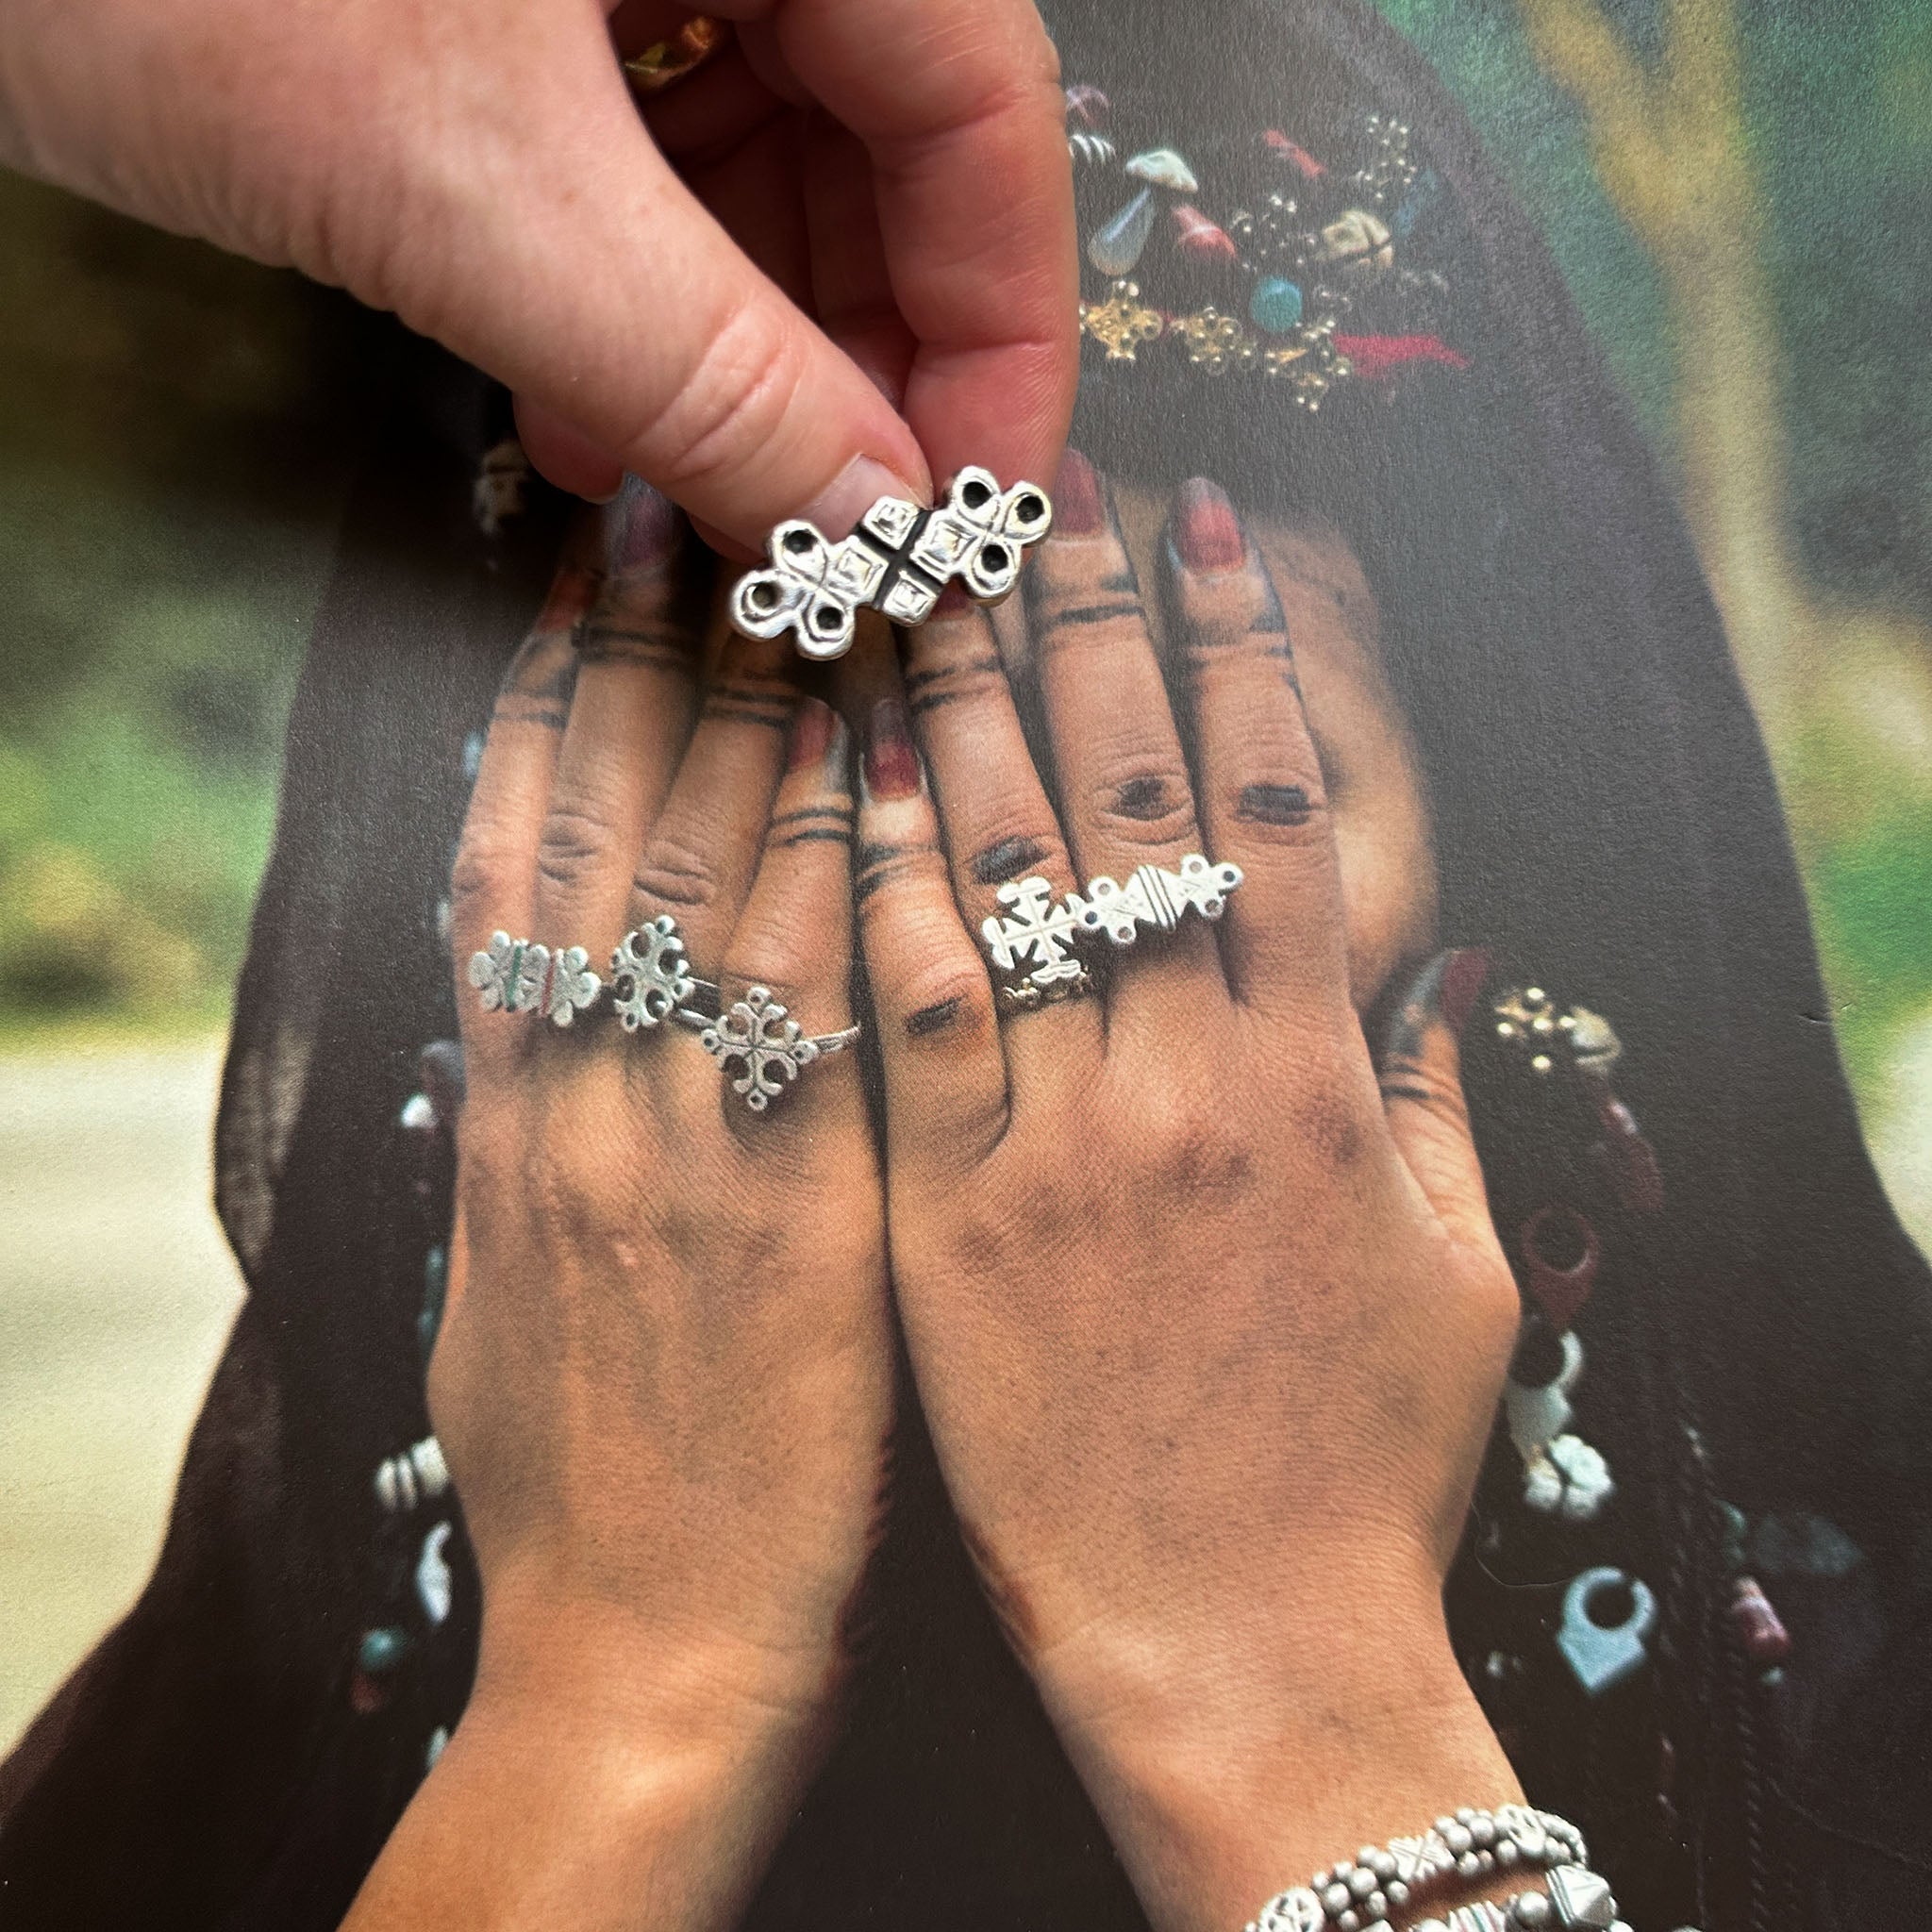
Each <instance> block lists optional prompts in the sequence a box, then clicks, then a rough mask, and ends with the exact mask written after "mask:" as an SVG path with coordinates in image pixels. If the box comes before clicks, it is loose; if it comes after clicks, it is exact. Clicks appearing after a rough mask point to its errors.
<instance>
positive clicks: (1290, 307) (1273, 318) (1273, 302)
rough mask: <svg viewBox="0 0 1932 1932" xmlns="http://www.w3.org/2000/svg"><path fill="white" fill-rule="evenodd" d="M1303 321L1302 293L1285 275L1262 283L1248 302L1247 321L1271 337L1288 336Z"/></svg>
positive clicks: (1270, 277) (1268, 278) (1271, 276)
mask: <svg viewBox="0 0 1932 1932" xmlns="http://www.w3.org/2000/svg"><path fill="white" fill-rule="evenodd" d="M1301 319H1302V291H1300V290H1299V289H1298V288H1296V287H1295V285H1294V284H1293V283H1292V282H1291V281H1290V280H1289V279H1288V277H1287V276H1286V275H1269V276H1266V277H1265V278H1264V279H1263V280H1262V281H1261V282H1259V283H1258V284H1257V286H1256V289H1255V292H1254V294H1253V296H1252V297H1250V299H1249V302H1248V320H1249V321H1250V322H1252V323H1253V324H1254V325H1255V326H1256V327H1257V328H1258V329H1260V330H1262V331H1263V332H1264V333H1265V334H1267V335H1271V336H1285V335H1287V334H1288V332H1289V331H1290V330H1291V328H1293V327H1295V325H1297V324H1298V323H1299V322H1300V321H1301Z"/></svg>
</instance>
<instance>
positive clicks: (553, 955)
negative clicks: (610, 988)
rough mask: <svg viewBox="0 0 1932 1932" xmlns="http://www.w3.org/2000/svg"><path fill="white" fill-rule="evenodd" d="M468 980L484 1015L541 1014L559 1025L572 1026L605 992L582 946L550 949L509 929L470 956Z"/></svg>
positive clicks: (492, 936) (498, 933)
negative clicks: (519, 937) (515, 937)
mask: <svg viewBox="0 0 1932 1932" xmlns="http://www.w3.org/2000/svg"><path fill="white" fill-rule="evenodd" d="M469 980H470V984H471V985H472V986H474V987H475V989H476V991H477V994H478V996H479V998H480V1000H481V1003H482V1007H483V1010H484V1011H485V1012H486V1013H495V1012H505V1013H541V1014H542V1015H543V1017H544V1018H545V1019H546V1020H548V1021H550V1022H551V1023H552V1024H554V1025H558V1026H568V1025H569V1024H571V1023H572V1022H573V1021H574V1020H575V1018H576V1016H577V1014H578V1013H579V1012H581V1011H582V1010H583V1009H584V1008H586V1007H590V1006H592V1005H594V1004H595V1002H596V998H597V995H598V994H599V993H600V992H601V991H603V990H604V982H603V981H602V980H601V979H600V978H598V976H597V975H596V974H594V973H592V972H591V956H590V954H589V953H587V952H586V951H585V950H584V949H583V947H582V946H565V947H563V948H561V949H560V950H558V951H557V952H552V951H551V949H550V948H549V947H548V946H543V945H537V944H534V943H533V942H532V941H529V940H513V939H511V938H510V936H509V935H508V933H507V932H497V933H492V934H491V936H490V944H489V946H488V947H487V948H486V949H485V950H484V951H483V952H480V953H472V954H471V955H470V970H469Z"/></svg>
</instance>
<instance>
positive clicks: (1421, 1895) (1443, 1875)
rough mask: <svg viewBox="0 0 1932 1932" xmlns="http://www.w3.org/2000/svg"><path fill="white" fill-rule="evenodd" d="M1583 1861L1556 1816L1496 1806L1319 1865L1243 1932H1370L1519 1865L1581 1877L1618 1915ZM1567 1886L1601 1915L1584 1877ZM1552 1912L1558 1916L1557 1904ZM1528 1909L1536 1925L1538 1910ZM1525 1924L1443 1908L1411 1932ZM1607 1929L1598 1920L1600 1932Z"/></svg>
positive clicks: (1471, 1907) (1499, 1930)
mask: <svg viewBox="0 0 1932 1932" xmlns="http://www.w3.org/2000/svg"><path fill="white" fill-rule="evenodd" d="M1587 1857H1588V1853H1587V1852H1586V1850H1585V1847H1584V1842H1583V1834H1582V1833H1581V1832H1580V1831H1578V1830H1577V1829H1576V1827H1575V1826H1574V1824H1570V1823H1569V1822H1568V1821H1567V1820H1566V1819H1562V1818H1558V1817H1557V1815H1556V1813H1555V1812H1553V1811H1536V1810H1532V1809H1531V1808H1530V1807H1528V1806H1526V1805H1499V1806H1497V1807H1496V1808H1495V1809H1494V1810H1493V1811H1485V1810H1479V1809H1477V1808H1475V1807H1464V1808H1463V1809H1461V1810H1460V1811H1457V1813H1456V1814H1455V1816H1454V1817H1443V1818H1439V1819H1437V1820H1436V1822H1435V1824H1433V1825H1432V1826H1430V1828H1429V1829H1428V1830H1427V1831H1424V1832H1422V1833H1419V1834H1418V1835H1417V1836H1415V1837H1413V1838H1396V1839H1391V1840H1389V1842H1388V1843H1387V1844H1386V1845H1364V1846H1363V1847H1362V1848H1361V1850H1360V1851H1358V1852H1357V1854H1356V1855H1355V1857H1352V1858H1343V1859H1341V1861H1340V1862H1339V1863H1337V1864H1334V1865H1329V1866H1324V1868H1323V1870H1321V1871H1320V1872H1317V1873H1316V1874H1315V1875H1314V1876H1313V1877H1312V1878H1311V1879H1309V1881H1308V1882H1307V1884H1306V1885H1297V1886H1293V1887H1291V1888H1290V1889H1289V1890H1287V1891H1283V1892H1279V1893H1277V1894H1276V1895H1275V1896H1274V1898H1272V1899H1270V1900H1269V1901H1268V1903H1267V1904H1266V1905H1265V1906H1263V1907H1261V1909H1260V1911H1259V1912H1257V1914H1256V1915H1255V1918H1254V1919H1253V1920H1252V1921H1251V1922H1250V1924H1248V1926H1247V1932H1375V1928H1377V1927H1386V1926H1387V1924H1388V1923H1389V1914H1390V1913H1391V1912H1407V1910H1409V1908H1410V1907H1414V1906H1418V1905H1421V1904H1423V1903H1424V1901H1425V1900H1428V1899H1431V1898H1434V1897H1436V1896H1438V1895H1439V1894H1441V1893H1442V1892H1445V1891H1449V1890H1453V1889H1454V1888H1455V1887H1456V1886H1457V1885H1458V1884H1461V1885H1474V1884H1479V1883H1481V1882H1482V1881H1483V1880H1484V1879H1486V1878H1489V1877H1491V1876H1492V1875H1493V1874H1496V1873H1498V1872H1507V1871H1512V1870H1515V1869H1517V1868H1518V1867H1521V1868H1523V1869H1524V1871H1526V1872H1547V1873H1550V1874H1555V1873H1557V1871H1558V1870H1559V1869H1561V1870H1563V1871H1565V1872H1566V1873H1567V1872H1570V1871H1574V1872H1577V1873H1580V1874H1582V1877H1584V1878H1589V1879H1591V1880H1592V1881H1593V1883H1594V1884H1595V1885H1597V1886H1601V1887H1602V1894H1601V1899H1602V1900H1608V1901H1609V1905H1610V1908H1611V1911H1612V1914H1613V1915H1614V1911H1615V1901H1614V1900H1612V1899H1610V1898H1609V1888H1608V1886H1607V1885H1604V1884H1603V1881H1602V1880H1601V1879H1599V1878H1596V1876H1595V1874H1593V1873H1591V1872H1590V1870H1589V1868H1588V1865H1587V1863H1586V1860H1587ZM1566 1884H1567V1885H1568V1890H1565V1891H1564V1893H1563V1896H1564V1897H1566V1898H1571V1899H1574V1900H1575V1901H1577V1902H1578V1907H1579V1908H1582V1907H1583V1905H1584V1904H1585V1903H1586V1902H1591V1901H1594V1903H1589V1908H1590V1909H1591V1910H1595V1909H1599V1908H1600V1905H1601V1900H1598V1899H1597V1894H1596V1893H1595V1892H1594V1891H1592V1890H1591V1888H1590V1887H1587V1886H1584V1885H1583V1883H1582V1879H1581V1878H1579V1879H1576V1880H1574V1881H1568V1880H1566ZM1554 1894H1555V1888H1554V1887H1553V1896H1554ZM1536 1896H1537V1897H1538V1898H1541V1897H1542V1894H1541V1893H1537V1894H1536ZM1513 1905H1514V1902H1513V1901H1512V1908H1513ZM1556 1908H1557V1910H1558V1911H1559V1912H1560V1911H1561V1910H1562V1909H1563V1907H1561V1906H1560V1905H1558V1906H1557V1907H1556ZM1527 1909H1528V1910H1529V1912H1530V1914H1531V1916H1532V1918H1533V1917H1534V1914H1535V1910H1536V1908H1535V1907H1527ZM1523 1923H1525V1922H1521V1921H1512V1920H1510V1919H1509V1918H1507V1916H1506V1913H1505V1909H1504V1908H1502V1907H1495V1906H1491V1905H1490V1904H1488V1903H1487V1902H1485V1901H1481V1900H1471V1901H1467V1902H1465V1903H1461V1904H1457V1905H1456V1906H1454V1907H1444V1909H1443V1913H1442V1915H1441V1917H1438V1918H1434V1919H1428V1920H1424V1921H1423V1922H1422V1923H1421V1924H1418V1925H1417V1926H1416V1927H1415V1928H1414V1932H1424V1926H1428V1927H1432V1928H1434V1932H1512V1928H1513V1926H1514V1925H1515V1924H1523ZM1544 1923H1547V1924H1557V1925H1560V1926H1562V1927H1564V1928H1565V1932H1567V1928H1568V1927H1569V1926H1570V1925H1571V1924H1573V1922H1572V1921H1570V1920H1566V1919H1562V1918H1560V1917H1558V1918H1557V1919H1556V1920H1553V1921H1546V1922H1544ZM1609 1923H1610V1921H1609V1920H1605V1921H1604V1922H1603V1924H1604V1925H1606V1926H1607V1925H1608V1924H1609ZM1574 1924H1576V1925H1579V1926H1582V1925H1591V1926H1594V1925H1595V1924H1596V1922H1595V1921H1594V1920H1583V1919H1578V1920H1575V1921H1574Z"/></svg>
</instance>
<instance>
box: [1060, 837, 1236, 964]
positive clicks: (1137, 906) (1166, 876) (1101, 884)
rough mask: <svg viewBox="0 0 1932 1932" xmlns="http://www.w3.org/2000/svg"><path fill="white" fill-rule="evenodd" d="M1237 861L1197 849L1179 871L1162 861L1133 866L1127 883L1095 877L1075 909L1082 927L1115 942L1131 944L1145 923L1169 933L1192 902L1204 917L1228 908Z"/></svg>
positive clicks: (1072, 901)
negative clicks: (1217, 859) (1214, 859)
mask: <svg viewBox="0 0 1932 1932" xmlns="http://www.w3.org/2000/svg"><path fill="white" fill-rule="evenodd" d="M1241 877H1242V874H1241V867H1240V866H1238V865H1210V864H1209V863H1208V860H1207V859H1205V858H1202V856H1201V855H1200V854H1199V853H1198V852H1191V853H1189V854H1188V856H1187V857H1186V858H1184V859H1182V860H1181V863H1180V870H1179V871H1178V872H1170V871H1169V870H1168V869H1167V867H1165V866H1164V865H1141V866H1137V867H1135V869H1134V872H1133V875H1132V876H1131V877H1130V878H1129V879H1128V880H1127V882H1126V884H1125V885H1122V884H1120V883H1119V882H1118V881H1117V880H1114V879H1108V878H1099V879H1095V880H1094V881H1093V882H1092V884H1091V885H1090V886H1089V887H1088V888H1087V892H1086V896H1085V898H1084V899H1081V898H1078V897H1075V898H1073V899H1070V900H1069V902H1068V903H1069V904H1070V905H1072V906H1074V908H1075V910H1076V912H1077V916H1078V919H1079V924H1080V929H1081V930H1082V931H1083V932H1090V933H1094V932H1104V933H1105V934H1106V935H1107V936H1108V939H1110V940H1111V941H1113V942H1114V944H1115V945H1117V946H1131V945H1132V944H1133V943H1134V940H1135V937H1136V935H1137V934H1138V932H1139V930H1140V928H1141V926H1143V925H1152V926H1158V928H1159V929H1160V930H1161V931H1162V932H1172V931H1174V928H1175V927H1176V926H1177V925H1178V924H1180V923H1181V918H1182V916H1183V914H1185V913H1186V912H1187V910H1188V908H1190V907H1192V908H1193V909H1194V910H1195V911H1196V912H1198V913H1199V914H1200V915H1201V917H1202V918H1203V919H1219V918H1220V917H1221V915H1222V914H1223V913H1224V911H1226V910H1227V895H1228V893H1230V892H1231V891H1234V890H1235V888H1236V887H1237V886H1239V885H1240V884H1241Z"/></svg>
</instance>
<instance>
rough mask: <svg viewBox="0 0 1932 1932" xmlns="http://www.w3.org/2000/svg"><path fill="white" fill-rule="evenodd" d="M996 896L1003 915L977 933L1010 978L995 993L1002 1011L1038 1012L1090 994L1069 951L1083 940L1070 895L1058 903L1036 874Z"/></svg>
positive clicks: (1088, 980) (1086, 978)
mask: <svg viewBox="0 0 1932 1932" xmlns="http://www.w3.org/2000/svg"><path fill="white" fill-rule="evenodd" d="M996 896H997V897H998V899H999V903H1000V904H1001V905H1002V906H1003V907H1005V908H1007V909H1006V911H1005V913H1004V914H999V913H995V914H993V915H992V916H991V917H990V918H988V919H986V920H984V921H982V922H981V924H980V928H979V930H980V932H981V934H982V935H983V936H984V938H985V940H986V949H987V951H988V952H989V953H991V955H992V962H993V964H994V965H995V966H997V967H998V968H999V969H1000V971H1001V972H1002V973H1004V974H1008V978H1007V979H1005V980H1004V981H1003V982H1002V983H1001V985H1000V989H999V1004H1000V1008H1001V1010H1002V1011H1004V1012H1008V1013H1032V1012H1037V1011H1038V1010H1039V1009H1040V1008H1041V1007H1044V1006H1050V1005H1053V1004H1054V1003H1055V1002H1057V1001H1059V1000H1066V999H1074V998H1076V997H1077V996H1078V995H1079V994H1081V993H1084V992H1088V991H1091V990H1092V986H1093V980H1092V976H1091V974H1089V973H1088V971H1087V969H1086V967H1085V966H1083V965H1082V964H1081V963H1080V961H1079V960H1078V959H1076V958H1074V955H1073V952H1072V950H1071V949H1072V947H1073V944H1074V941H1076V940H1077V939H1079V938H1080V936H1081V935H1080V923H1079V913H1078V910H1077V908H1078V906H1079V903H1080V902H1079V901H1078V900H1077V899H1076V898H1075V897H1074V894H1072V893H1069V894H1068V895H1067V896H1066V898H1064V899H1062V900H1059V901H1058V902H1056V900H1055V898H1054V896H1053V887H1052V885H1051V884H1050V883H1049V882H1048V881H1047V880H1045V879H1043V878H1041V877H1040V876H1039V875H1038V874H1034V875H1033V876H1031V877H1029V878H1024V879H1008V881H1007V883H1006V884H1005V885H1003V886H1002V887H1001V888H1000V889H999V892H998V894H997V895H996Z"/></svg>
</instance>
